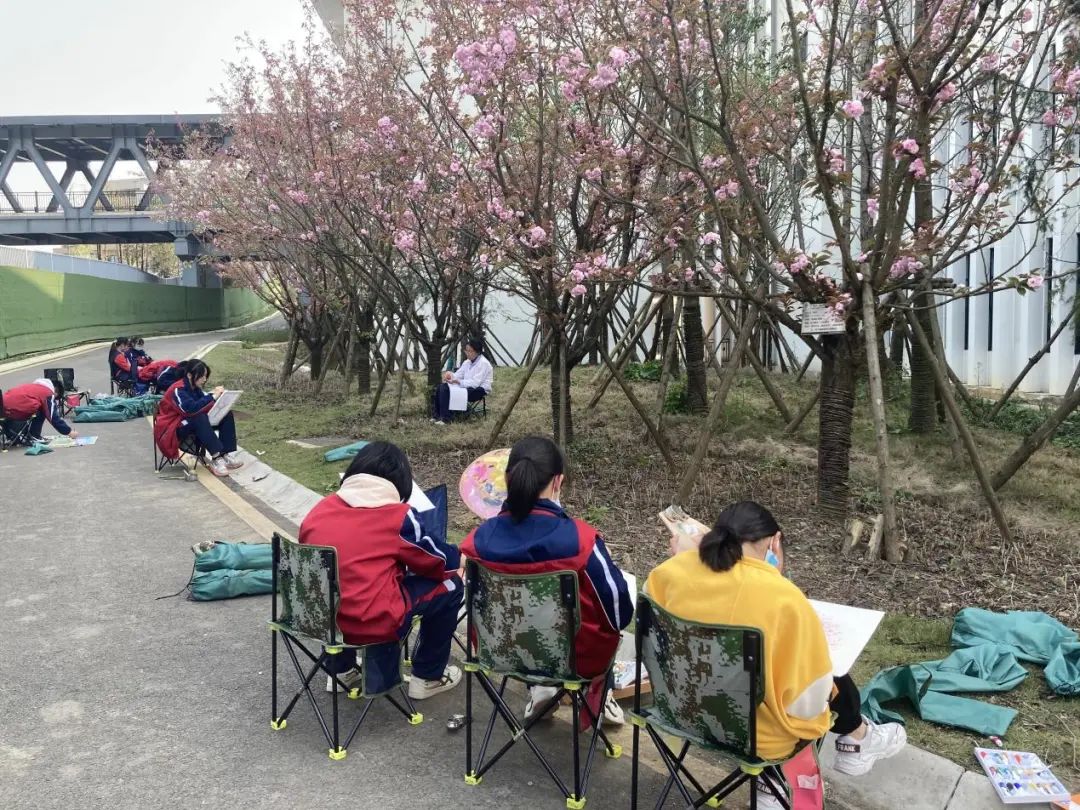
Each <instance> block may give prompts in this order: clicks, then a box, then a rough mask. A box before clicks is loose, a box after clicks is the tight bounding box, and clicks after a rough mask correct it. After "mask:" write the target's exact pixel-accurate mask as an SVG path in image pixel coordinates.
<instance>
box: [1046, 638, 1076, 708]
mask: <svg viewBox="0 0 1080 810" xmlns="http://www.w3.org/2000/svg"><path fill="white" fill-rule="evenodd" d="M1044 674H1045V675H1046V682H1047V683H1048V684H1050V688H1051V689H1053V690H1054V691H1055V692H1056V693H1057V694H1059V695H1064V696H1065V697H1080V643H1077V642H1075V641H1072V642H1069V643H1067V644H1061V645H1059V646H1058V648H1057V651H1056V652H1055V653H1054V655H1053V657H1052V658H1051V659H1050V661H1049V662H1048V663H1047V665H1046V672H1045V673H1044Z"/></svg>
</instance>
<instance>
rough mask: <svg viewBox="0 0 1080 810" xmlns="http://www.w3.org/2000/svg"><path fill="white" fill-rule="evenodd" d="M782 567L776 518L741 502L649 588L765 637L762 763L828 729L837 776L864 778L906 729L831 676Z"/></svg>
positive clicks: (769, 799)
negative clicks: (867, 710) (873, 714)
mask: <svg viewBox="0 0 1080 810" xmlns="http://www.w3.org/2000/svg"><path fill="white" fill-rule="evenodd" d="M783 569H784V543H783V533H782V532H781V531H780V526H779V524H777V522H776V519H775V518H774V517H773V516H772V513H771V512H769V510H768V509H766V508H765V507H764V506H761V505H760V504H757V503H754V502H753V501H740V502H739V503H736V504H733V505H732V506H729V507H728V508H727V509H725V510H724V511H723V512H721V513H720V516H719V517H718V518H717V519H716V523H715V524H714V525H713V527H712V530H711V531H710V532H708V533H707V534H706V535H705V536H704V537H703V538H702V539H701V544H700V546H699V547H698V548H692V549H691V550H688V551H683V552H681V553H679V554H676V555H675V556H674V557H672V558H671V559H669V560H667V561H665V562H663V563H661V564H660V565H658V566H657V567H656V568H654V569H653V571H652V573H651V574H649V578H648V580H647V581H646V583H645V591H646V593H648V594H649V596H650V597H651V598H652V599H653V601H654V602H656V604H657V605H659V606H660V607H662V608H663V609H664V610H666V611H667V612H668V613H671V614H673V615H675V616H678V617H679V618H682V619H685V620H687V621H693V622H701V623H703V624H725V625H740V626H744V627H757V628H760V629H761V630H762V632H763V634H764V640H765V641H764V645H765V649H764V653H763V655H762V659H763V661H762V662H763V665H764V667H763V669H764V673H765V682H764V684H763V687H764V689H763V694H764V700H763V702H762V703H761V704H760V705H759V706H758V710H757V753H758V756H760V757H761V758H763V759H768V760H779V759H784V758H785V757H788V756H789V755H790V754H791V753H792V752H793V751H794V749H795V746H796V745H797V744H798V743H799V741H800V740H817V739H819V738H821V737H823V736H824V735H825V732H827V731H829V730H830V729H831V730H832V731H834V732H836V734H837V735H839V736H838V737H837V740H836V763H835V765H834V767H835V768H836V770H838V771H840V772H841V773H845V774H848V775H851V776H859V775H862V774H864V773H867V772H868V771H869V770H870V769H871V768H872V767H873V765H874V763H875V762H877V761H878V760H880V759H887V758H888V757H891V756H894V755H895V754H897V753H899V752H900V750H901V749H902V748H903V747H904V745H905V743H906V742H907V735H906V733H905V731H904V727H903V726H901V725H899V724H897V723H885V724H882V725H876V724H874V723H871V722H870V721H868V720H865V719H864V718H863V717H862V715H861V713H860V708H859V707H860V698H859V688H858V687H857V686H856V685H855V682H854V680H852V678H851V676H850V675H846V674H845V675H840V676H837V677H834V675H833V667H832V662H831V660H830V657H829V646H828V643H827V642H826V640H825V630H824V628H823V627H822V626H821V620H820V619H819V618H818V615H817V613H816V612H815V611H814V608H813V606H812V605H811V604H810V602H809V600H808V599H807V598H806V596H805V595H804V594H803V592H802V591H801V590H799V587H798V586H797V585H796V584H795V583H794V582H792V581H791V580H789V579H785V578H784V576H783V573H782V572H783ZM833 713H835V715H836V719H835V721H834V720H833V719H832V716H831V715H832V714H833ZM780 806H781V805H780V804H779V803H778V802H777V801H776V800H775V798H774V797H773V796H772V794H771V793H770V792H768V791H767V790H765V791H761V792H759V793H758V807H759V808H762V810H771V808H778V807H780Z"/></svg>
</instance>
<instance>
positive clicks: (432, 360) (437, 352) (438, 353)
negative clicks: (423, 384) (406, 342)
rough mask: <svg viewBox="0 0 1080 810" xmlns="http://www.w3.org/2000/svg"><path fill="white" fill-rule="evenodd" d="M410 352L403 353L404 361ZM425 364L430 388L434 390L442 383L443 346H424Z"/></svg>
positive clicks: (434, 344) (432, 344)
mask: <svg viewBox="0 0 1080 810" xmlns="http://www.w3.org/2000/svg"><path fill="white" fill-rule="evenodd" d="M407 356H408V352H402V360H404V359H405V357H407ZM424 362H425V364H426V368H427V384H428V388H434V387H435V386H437V385H438V384H439V383H440V382H442V346H441V345H440V344H438V343H425V344H424Z"/></svg>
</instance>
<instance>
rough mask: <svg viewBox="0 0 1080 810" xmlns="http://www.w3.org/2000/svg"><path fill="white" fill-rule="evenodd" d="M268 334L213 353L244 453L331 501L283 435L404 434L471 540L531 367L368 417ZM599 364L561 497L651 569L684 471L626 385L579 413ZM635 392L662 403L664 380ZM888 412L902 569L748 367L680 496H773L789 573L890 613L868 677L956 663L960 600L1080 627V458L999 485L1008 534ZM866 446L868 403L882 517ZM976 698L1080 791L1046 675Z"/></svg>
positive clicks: (524, 406)
mask: <svg viewBox="0 0 1080 810" xmlns="http://www.w3.org/2000/svg"><path fill="white" fill-rule="evenodd" d="M266 339H269V338H264V337H263V336H262V335H261V333H260V335H258V336H252V339H251V340H249V341H245V343H244V344H243V345H239V344H235V343H230V344H225V345H222V346H219V347H218V348H216V349H214V351H213V352H212V353H211V354H210V356H209V357H208V358H207V361H208V362H209V363H210V365H211V366H212V367H213V369H214V382H215V383H217V382H220V383H221V384H225V385H227V386H229V387H236V388H242V389H244V391H245V393H244V397H243V399H242V401H241V403H240V405H239V411H240V412H241V413H240V418H239V421H238V425H237V426H238V430H239V432H240V441H241V443H242V444H243V445H244V447H245V448H246V449H248V450H251V451H262V452H263V455H262V457H261V458H262V460H263V461H265V462H266V463H267V464H270V465H271V466H273V467H274V468H275V469H277V470H279V471H281V472H283V473H285V474H286V475H289V476H291V477H293V478H295V479H296V480H297V481H300V482H301V483H303V484H304V485H306V486H308V487H310V488H311V489H313V490H315V491H316V492H319V493H325V492H332V491H333V490H334V489H335V488H336V486H337V483H338V475H337V474H338V472H339V471H341V470H343V469H344V467H345V465H344V464H326V463H325V462H324V461H323V458H322V456H323V450H322V449H305V448H302V447H297V446H295V445H291V444H287V443H286V442H287V440H290V439H292V440H310V439H313V438H320V437H335V438H336V439H339V440H340V442H341V443H345V442H348V441H351V440H354V439H357V438H367V439H371V438H381V439H386V440H389V441H393V442H395V443H397V444H399V445H400V446H401V447H403V448H404V449H405V450H406V451H407V452H408V453H409V457H410V459H411V460H412V462H413V467H414V470H415V472H416V477H417V479H418V480H419V481H421V482H422V483H424V484H435V483H438V482H440V481H442V482H446V483H447V484H448V485H449V487H450V489H451V498H450V539H451V540H460V539H461V538H463V537H464V536H465V534H467V533H468V531H469V530H470V529H472V528H473V527H474V526H475V525H476V524H477V522H478V521H477V519H476V518H475V517H474V516H473V515H471V514H470V513H469V512H467V511H466V510H465V509H464V507H463V505H462V504H461V502H460V499H459V498H457V497H456V496H455V495H454V491H455V490H456V483H457V480H458V477H459V476H460V474H461V471H462V470H463V469H464V468H465V467H466V466H467V465H468V463H469V462H470V461H472V459H474V458H475V457H476V456H478V455H480V454H481V453H482V452H484V450H485V449H486V447H487V442H488V438H489V434H490V432H491V429H492V427H493V426H494V423H495V421H496V418H497V416H498V414H499V411H500V409H501V408H502V407H504V405H505V402H506V399H507V398H508V397H509V394H510V392H511V391H512V390H513V389H514V388H515V387H516V386H515V383H516V382H517V381H519V380H520V375H521V374H522V373H523V372H522V370H520V369H509V368H499V369H497V370H496V390H495V393H494V394H493V395H492V396H491V398H490V399H489V403H488V408H489V415H488V417H487V419H477V420H471V421H469V422H465V423H461V424H455V425H452V426H447V427H438V426H435V425H432V424H430V422H429V421H428V419H427V405H426V393H425V386H424V381H423V378H422V376H421V375H419V374H410V375H409V379H410V380H411V382H412V384H413V389H414V390H413V392H412V393H410V392H409V391H408V389H406V390H405V395H404V398H403V401H402V404H401V417H402V418H401V419H400V420H399V421H397V422H395V421H394V420H393V413H394V406H395V394H396V391H397V385H396V383H397V381H396V379H393V380H390V381H388V383H387V385H386V390H385V391H384V392H383V397H382V400H381V402H380V405H379V408H378V410H377V412H376V414H375V416H374V417H373V418H370V419H369V418H368V412H369V408H370V402H371V398H370V396H364V397H360V396H357V395H356V394H355V393H353V394H352V395H351V396H348V397H347V396H346V394H345V392H344V390H343V381H342V380H341V378H340V377H339V376H338V375H336V374H334V373H331V374H330V375H329V377H328V378H327V381H326V385H325V390H324V392H323V394H322V395H321V396H320V397H319V398H318V399H317V400H316V399H314V398H313V396H312V393H311V384H310V382H308V381H306V380H302V379H301V376H302V375H299V374H298V375H296V376H295V377H294V379H293V380H292V381H290V383H289V384H288V385H287V386H286V387H285V389H284V390H281V391H278V390H276V389H275V388H274V384H275V379H276V374H277V369H278V365H279V362H280V359H281V357H282V353H283V351H282V347H281V346H280V345H277V344H266V343H265V340H266ZM595 373H596V372H595V369H592V368H579V369H576V370H575V372H574V382H573V390H572V396H573V401H574V403H575V408H574V419H575V433H576V440H575V441H574V442H573V444H572V445H571V447H570V470H569V480H568V484H567V487H566V489H565V495H564V501H565V504H566V506H567V508H568V509H569V510H570V512H571V513H573V514H575V515H578V516H580V517H582V518H584V519H585V520H588V521H590V522H591V523H594V524H595V525H597V527H598V528H599V529H600V530H601V531H602V532H603V534H604V536H605V539H606V540H607V542H608V544H609V546H610V547H611V549H612V553H613V555H614V556H615V557H616V559H617V561H618V562H619V564H620V565H621V566H622V567H624V568H625V569H627V570H629V571H632V572H634V573H636V574H638V575H644V574H647V572H648V571H649V570H650V569H651V568H652V567H653V566H654V565H656V564H657V563H658V562H659V561H661V560H662V559H663V557H664V555H665V553H666V540H665V538H664V534H663V532H662V530H661V529H660V526H659V523H658V521H657V520H656V519H655V515H656V513H657V512H658V511H660V510H661V509H663V508H664V507H665V506H667V505H668V503H669V502H670V498H671V495H672V493H673V492H674V491H675V489H676V487H677V481H678V471H677V470H676V471H669V470H667V469H666V467H665V466H664V464H663V462H662V460H661V458H660V456H659V453H658V452H656V450H655V448H654V447H653V445H652V443H651V441H650V439H649V437H648V435H647V434H646V433H645V431H644V429H643V427H642V425H641V423H640V421H639V420H638V418H637V416H636V414H635V413H634V411H633V410H632V408H631V407H630V406H629V404H628V403H627V401H626V399H625V397H624V395H623V394H622V393H621V392H620V391H619V389H618V388H617V387H616V386H614V385H613V386H611V387H610V388H609V390H608V392H607V393H606V394H605V395H604V397H603V398H602V399H601V400H600V403H599V404H598V406H597V407H596V408H594V409H593V410H591V411H588V410H586V407H585V405H586V403H587V402H588V400H589V398H590V397H591V393H592V380H593V377H594V375H595ZM776 383H777V385H778V386H779V388H780V390H781V391H782V393H783V396H784V398H785V400H786V401H787V403H788V406H789V407H790V408H791V409H792V410H793V411H795V410H797V409H798V407H799V406H800V404H801V403H802V402H805V401H806V399H807V398H808V397H809V396H811V395H812V392H813V387H812V386H813V383H811V382H804V383H802V384H796V383H795V382H794V380H793V379H792V378H790V377H785V376H779V375H778V376H777V377H776ZM712 384H715V378H714V379H713V381H712ZM633 386H634V390H635V392H636V393H637V395H638V397H639V399H641V401H642V402H643V403H644V404H645V405H646V407H648V408H650V410H652V409H653V408H654V407H655V402H656V384H655V383H647V382H634V383H633ZM548 396H549V394H548V378H547V374H546V370H544V369H540V370H539V371H538V373H537V375H536V376H535V377H534V378H533V379H532V380H531V381H530V382H529V384H528V386H527V388H526V391H525V395H524V396H523V397H522V399H521V401H520V402H519V404H518V407H516V408H515V410H514V412H513V413H512V414H511V416H510V419H509V421H508V422H507V424H506V427H505V428H504V430H503V432H502V435H501V436H500V437H499V440H498V441H497V443H496V446H502V447H505V446H508V445H509V444H511V443H512V442H513V441H514V440H515V439H517V438H519V437H521V436H523V435H527V434H529V433H550V414H549V405H548V402H549V400H548ZM888 408H889V421H890V429H891V433H892V434H893V435H892V436H891V450H892V455H893V459H894V462H895V466H896V470H897V475H896V479H897V481H898V482H899V486H900V488H901V491H900V522H901V528H902V531H903V532H904V535H905V538H906V550H907V554H906V559H905V562H904V563H903V564H902V565H900V566H891V565H888V564H886V563H884V562H881V561H877V560H866V559H864V557H863V556H862V554H861V553H860V554H858V555H853V556H850V557H843V556H841V554H840V548H841V545H842V541H843V538H844V535H845V531H844V527H843V526H842V525H837V524H834V523H830V522H828V521H825V520H823V519H822V518H821V517H820V516H818V515H817V514H816V512H815V510H814V508H813V504H814V475H815V466H816V453H815V449H814V448H815V442H816V432H817V422H816V413H815V414H812V415H811V416H810V417H809V418H808V419H807V420H806V422H805V423H804V425H803V427H802V428H801V430H800V431H799V432H798V433H797V435H795V436H790V437H785V436H784V435H783V426H784V424H783V419H782V418H781V417H780V416H779V414H778V413H777V412H776V410H775V408H774V407H773V406H772V404H771V401H770V400H769V399H768V398H767V397H766V396H765V394H764V392H763V390H762V388H761V385H760V382H759V381H758V380H757V379H756V378H755V377H754V376H753V375H752V374H750V373H747V374H740V375H739V377H738V380H737V382H736V385H735V387H734V389H733V391H732V394H731V397H730V398H729V400H728V405H727V409H726V412H725V415H724V420H723V423H722V425H721V427H720V430H719V431H718V434H717V435H716V436H714V437H713V439H712V441H711V443H710V456H709V463H708V465H707V469H706V470H705V472H704V474H703V476H702V478H701V480H700V482H699V483H698V486H697V487H696V491H695V494H694V495H693V496H692V498H691V500H690V502H689V503H687V504H685V506H686V508H687V510H688V511H689V512H690V513H692V514H697V515H700V516H702V517H703V518H706V519H707V516H709V515H711V514H715V512H716V511H718V510H719V508H720V507H722V506H723V505H725V504H726V503H730V502H731V501H734V500H738V499H742V498H752V499H754V500H758V501H760V502H762V503H764V504H766V505H768V506H769V507H770V509H772V510H773V512H774V513H775V514H776V515H777V518H778V520H779V521H780V523H781V525H783V526H784V530H785V535H786V536H787V537H788V538H789V543H790V548H789V552H788V560H789V569H790V570H789V574H790V576H791V577H792V579H793V580H794V581H795V582H797V583H798V584H799V586H800V587H801V588H802V589H803V590H804V591H805V592H806V593H807V594H808V595H810V596H812V597H814V598H820V599H830V600H832V601H838V602H844V603H847V604H855V605H859V606H862V607H873V608H877V609H881V610H885V611H886V612H887V613H888V614H889V615H888V616H887V618H886V620H885V622H884V624H883V625H882V627H881V629H880V630H879V631H878V633H877V635H876V636H875V638H874V640H873V641H872V642H871V644H870V646H869V647H868V648H867V650H866V652H865V653H864V654H863V656H862V658H861V659H860V661H859V663H858V665H857V667H856V670H855V673H854V674H855V675H856V677H857V679H858V680H859V682H860V683H865V682H866V681H867V680H868V679H869V678H870V677H871V676H872V675H873V674H874V673H875V672H876V671H878V670H879V669H881V668H884V667H889V666H894V665H897V664H907V663H915V662H920V661H927V660H936V659H939V658H943V657H944V656H946V655H947V654H948V653H949V646H948V637H949V629H950V627H951V621H950V620H951V617H952V616H953V615H954V614H955V613H956V611H957V610H959V609H960V608H962V607H967V606H974V607H984V608H988V609H994V610H1007V609H1019V610H1043V611H1046V612H1047V613H1050V614H1051V615H1054V616H1055V617H1056V618H1058V619H1060V620H1061V621H1063V622H1065V623H1066V624H1068V625H1069V626H1071V627H1073V628H1074V629H1075V628H1078V627H1080V529H1078V528H1077V526H1078V525H1080V495H1078V492H1080V487H1078V486H1077V482H1078V481H1080V451H1078V450H1076V449H1075V448H1071V447H1068V446H1062V445H1060V444H1059V445H1056V446H1051V447H1047V448H1045V449H1044V450H1043V451H1041V452H1040V454H1039V455H1038V456H1037V457H1036V458H1035V459H1034V460H1033V461H1032V462H1030V463H1029V464H1028V466H1027V467H1025V469H1024V470H1023V471H1022V472H1021V473H1020V474H1019V475H1018V476H1017V477H1016V478H1015V479H1014V480H1013V481H1012V482H1010V483H1009V485H1008V486H1007V487H1006V488H1005V489H1003V490H1002V493H1001V495H1002V498H1003V502H1004V506H1005V508H1006V511H1007V513H1008V515H1009V518H1010V520H1011V522H1012V524H1013V527H1014V542H1013V543H1012V544H1011V545H1010V544H1005V543H1003V542H1002V541H1001V539H1000V537H999V536H998V535H997V532H996V529H995V527H994V524H993V521H992V520H991V518H990V516H989V514H988V512H987V510H986V508H985V506H984V505H983V502H982V500H981V498H980V496H979V494H978V491H977V489H976V488H975V486H974V482H973V476H972V475H971V473H970V471H969V469H968V467H967V465H966V463H965V462H964V460H963V459H961V460H956V459H954V458H953V456H952V452H951V448H950V446H949V442H948V440H947V438H946V437H945V436H944V435H934V436H928V437H923V436H914V435H911V434H908V433H907V432H906V431H905V429H904V426H905V424H906V411H905V401H904V400H903V398H902V396H897V397H895V398H893V399H891V400H890V402H889V403H888ZM245 415H246V416H245ZM1006 427H1007V426H1006ZM665 430H666V433H667V435H668V439H669V441H670V443H671V445H672V448H673V452H674V454H675V456H676V458H680V457H683V458H685V457H688V456H689V454H690V453H692V451H693V448H694V446H695V445H696V442H697V441H698V432H699V430H700V421H699V419H698V418H696V417H691V416H686V415H668V416H665ZM975 434H976V438H977V441H978V444H979V446H980V450H981V452H982V453H983V455H984V458H985V460H986V463H987V464H988V465H989V466H990V467H991V468H993V467H994V466H995V465H996V463H997V461H998V460H999V459H1001V458H1004V457H1005V455H1007V454H1008V452H1009V451H1010V450H1011V448H1012V447H1014V446H1015V444H1016V443H1017V442H1018V441H1019V440H1020V437H1019V436H1018V435H1016V434H1015V433H1011V432H1009V431H1008V430H1000V429H996V428H977V429H976V430H975ZM873 447H874V439H873V432H872V427H871V425H870V420H869V413H868V408H867V407H866V403H865V401H864V398H860V401H859V405H858V412H857V417H856V422H855V430H854V436H853V449H852V493H853V510H854V512H855V513H856V514H858V515H859V516H860V517H862V518H864V519H865V520H867V521H869V519H871V518H872V517H873V515H874V514H876V513H877V511H879V498H878V493H877V488H876V484H875V474H874V456H873ZM975 697H979V698H980V699H987V700H990V701H993V702H998V703H1001V704H1003V705H1008V706H1013V707H1015V708H1017V709H1019V711H1020V713H1019V715H1018V716H1017V718H1016V720H1015V721H1014V722H1013V725H1012V728H1011V729H1010V731H1009V733H1008V735H1007V736H1006V737H1005V738H1004V742H1005V745H1006V746H1008V747H1010V748H1016V749H1023V750H1031V751H1035V752H1037V753H1038V754H1039V755H1040V756H1042V757H1044V759H1046V760H1047V761H1048V762H1050V763H1052V764H1053V766H1054V768H1055V770H1056V771H1057V773H1058V775H1059V776H1060V777H1062V778H1063V779H1064V780H1065V781H1066V782H1067V784H1069V785H1070V786H1071V787H1073V788H1074V789H1080V699H1077V698H1071V699H1064V698H1055V697H1054V696H1052V694H1051V693H1050V692H1049V689H1048V687H1047V686H1046V682H1045V680H1044V679H1043V676H1042V672H1041V669H1039V668H1034V669H1033V670H1032V674H1031V676H1029V677H1028V679H1027V680H1026V681H1025V682H1024V683H1023V684H1022V685H1021V686H1020V687H1018V688H1017V689H1015V690H1013V691H1012V692H1009V693H1006V694H1002V695H992V696H985V697H984V696H975ZM908 714H909V713H908ZM908 728H909V733H910V737H911V740H912V742H914V743H916V744H918V745H921V746H923V747H926V748H929V749H930V750H934V751H937V752H939V753H941V754H943V755H945V756H948V757H950V758H951V759H953V760H954V761H956V762H959V763H961V764H963V765H965V766H968V767H971V768H977V766H976V764H975V762H974V759H973V756H972V748H973V747H974V746H976V745H990V746H992V745H993V743H991V742H990V741H989V740H987V739H980V738H979V737H978V736H976V735H972V734H968V733H965V732H959V731H955V730H951V729H947V728H944V727H940V726H936V725H932V724H929V723H924V722H922V721H920V720H918V719H915V718H912V719H910V721H909V725H908Z"/></svg>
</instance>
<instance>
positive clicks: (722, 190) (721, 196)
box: [713, 180, 739, 202]
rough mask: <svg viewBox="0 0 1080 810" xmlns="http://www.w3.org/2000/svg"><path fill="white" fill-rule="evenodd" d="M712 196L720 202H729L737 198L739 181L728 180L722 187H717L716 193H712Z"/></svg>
mask: <svg viewBox="0 0 1080 810" xmlns="http://www.w3.org/2000/svg"><path fill="white" fill-rule="evenodd" d="M713 196H714V197H716V199H718V200H719V201H720V202H723V201H724V200H730V199H732V198H734V197H738V196H739V181H738V180H728V181H727V182H726V183H724V184H723V185H721V186H719V187H718V188H717V189H716V191H714V192H713Z"/></svg>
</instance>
